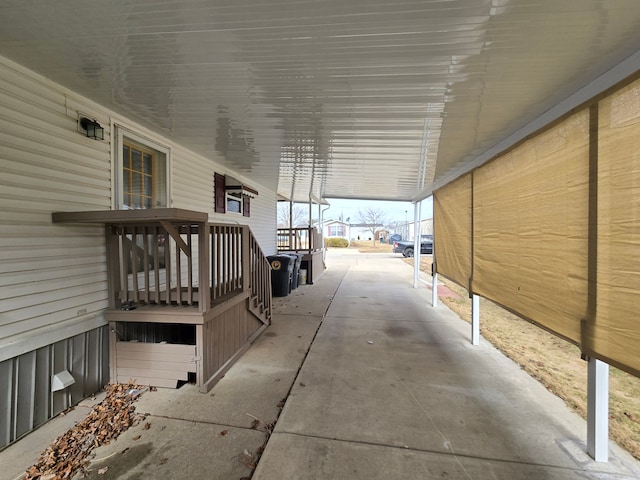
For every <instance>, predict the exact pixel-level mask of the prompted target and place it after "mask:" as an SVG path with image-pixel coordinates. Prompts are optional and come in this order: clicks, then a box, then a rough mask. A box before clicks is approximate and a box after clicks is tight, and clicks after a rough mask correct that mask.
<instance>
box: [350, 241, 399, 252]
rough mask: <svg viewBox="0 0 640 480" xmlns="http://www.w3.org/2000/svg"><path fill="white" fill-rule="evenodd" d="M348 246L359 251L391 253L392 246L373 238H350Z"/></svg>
mask: <svg viewBox="0 0 640 480" xmlns="http://www.w3.org/2000/svg"><path fill="white" fill-rule="evenodd" d="M349 248H357V249H358V251H359V252H360V253H391V251H392V250H393V246H392V245H390V244H388V243H380V242H376V243H375V245H374V243H373V240H352V241H351V243H350V245H349Z"/></svg>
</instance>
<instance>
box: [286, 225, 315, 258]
mask: <svg viewBox="0 0 640 480" xmlns="http://www.w3.org/2000/svg"><path fill="white" fill-rule="evenodd" d="M277 245H278V251H280V252H282V251H288V252H309V253H311V252H315V251H318V250H321V249H322V240H321V237H320V232H319V231H318V230H317V229H316V228H315V227H296V228H278V236H277Z"/></svg>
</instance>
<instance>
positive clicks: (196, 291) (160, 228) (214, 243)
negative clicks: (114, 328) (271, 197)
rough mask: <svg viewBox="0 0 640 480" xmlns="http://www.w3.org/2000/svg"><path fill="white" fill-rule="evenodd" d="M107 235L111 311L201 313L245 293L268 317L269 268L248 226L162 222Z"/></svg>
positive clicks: (113, 229) (122, 227)
mask: <svg viewBox="0 0 640 480" xmlns="http://www.w3.org/2000/svg"><path fill="white" fill-rule="evenodd" d="M110 233H111V234H110V235H108V244H109V247H108V249H109V252H110V255H109V257H110V259H109V262H110V268H109V272H110V277H111V279H110V281H111V283H112V285H113V286H114V288H112V289H110V297H111V298H110V301H109V304H110V307H111V308H113V309H122V310H127V309H133V308H136V307H137V306H139V305H165V306H166V305H173V306H179V305H182V306H194V307H198V309H199V311H202V312H206V311H208V310H209V309H210V308H211V307H213V306H215V305H217V304H219V303H220V302H222V301H224V300H226V299H229V298H230V297H233V296H234V295H237V294H240V293H242V292H244V291H248V292H249V296H250V298H251V299H252V302H253V306H254V307H256V308H259V310H260V311H261V312H264V313H265V316H266V318H270V316H271V276H270V267H269V263H268V261H267V259H266V257H265V255H264V254H263V252H262V250H261V249H260V247H259V245H258V243H257V241H256V239H255V237H254V236H253V234H252V233H251V230H250V229H249V227H247V226H241V225H228V224H209V223H207V224H191V223H169V224H167V223H166V222H165V223H163V224H162V225H152V226H149V225H120V226H111V232H110ZM203 286H206V287H205V288H203Z"/></svg>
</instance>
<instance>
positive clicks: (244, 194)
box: [213, 173, 258, 217]
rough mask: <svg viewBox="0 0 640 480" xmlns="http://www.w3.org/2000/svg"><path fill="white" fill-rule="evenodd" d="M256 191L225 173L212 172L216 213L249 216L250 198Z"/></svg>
mask: <svg viewBox="0 0 640 480" xmlns="http://www.w3.org/2000/svg"><path fill="white" fill-rule="evenodd" d="M257 195H258V191H257V190H254V189H253V188H251V187H248V186H247V185H243V184H242V183H240V182H239V181H238V180H236V179H234V178H233V177H229V176H227V175H222V174H220V173H214V175H213V198H214V210H215V212H216V213H227V212H229V213H240V214H242V216H243V217H250V216H251V198H253V197H256V196H257Z"/></svg>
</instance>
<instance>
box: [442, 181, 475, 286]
mask: <svg viewBox="0 0 640 480" xmlns="http://www.w3.org/2000/svg"><path fill="white" fill-rule="evenodd" d="M433 209H434V215H433V219H434V220H433V221H434V230H433V231H434V235H435V244H436V249H435V258H436V269H437V271H438V273H440V274H442V275H444V276H445V277H447V278H449V279H451V280H453V281H454V282H456V283H458V284H459V285H461V286H463V287H464V288H469V279H470V278H471V174H467V175H464V176H462V177H460V178H458V179H457V180H455V181H453V182H451V183H450V184H448V185H446V186H445V187H443V188H441V189H439V190H437V191H436V192H435V193H434V195H433Z"/></svg>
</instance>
